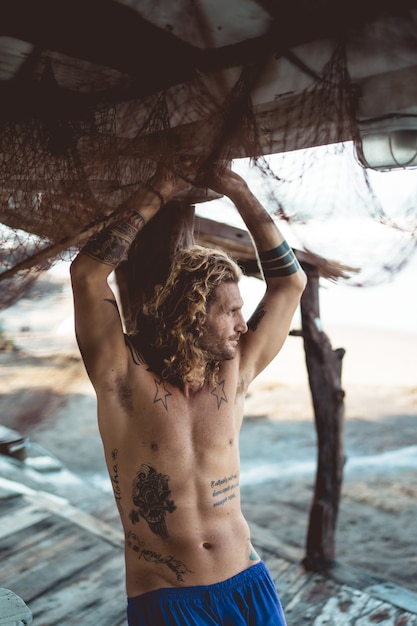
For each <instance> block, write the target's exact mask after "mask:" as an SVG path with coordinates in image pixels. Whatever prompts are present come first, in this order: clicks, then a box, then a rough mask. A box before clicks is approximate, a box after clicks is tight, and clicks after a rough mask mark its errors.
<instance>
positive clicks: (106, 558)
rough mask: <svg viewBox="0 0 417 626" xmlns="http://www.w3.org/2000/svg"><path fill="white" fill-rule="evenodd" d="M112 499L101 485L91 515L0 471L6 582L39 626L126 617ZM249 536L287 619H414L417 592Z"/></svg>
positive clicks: (319, 624) (82, 625) (0, 571)
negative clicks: (302, 558)
mask: <svg viewBox="0 0 417 626" xmlns="http://www.w3.org/2000/svg"><path fill="white" fill-rule="evenodd" d="M109 500H110V498H109V496H108V495H106V494H103V493H102V492H98V493H97V499H96V501H95V502H94V506H93V507H92V510H95V514H91V513H89V512H86V511H85V510H81V509H80V508H77V507H74V506H72V505H71V504H70V503H69V502H68V500H66V499H64V498H62V497H57V496H56V495H53V494H50V493H47V492H44V491H39V490H37V489H33V487H32V488H31V487H26V486H24V485H22V484H21V483H16V482H12V481H10V480H7V479H4V478H0V563H1V567H0V587H4V588H7V589H10V590H12V591H13V592H14V593H16V594H17V595H19V596H20V597H21V598H23V600H24V601H25V602H26V604H27V605H28V607H29V608H30V609H31V611H32V614H33V624H34V626H57V625H58V624H59V625H63V626H67V625H68V626H70V625H72V624H77V625H79V626H97V624H100V626H119V625H122V624H126V621H125V590H124V564H123V553H122V533H121V530H120V525H119V522H118V520H117V518H116V515H117V514H116V512H115V511H114V517H111V516H110V517H109V516H108V514H107V519H106V520H105V519H103V517H106V515H104V516H103V515H102V514H101V513H100V510H101V511H103V510H107V511H108V509H109V506H108V505H109ZM110 502H111V505H113V503H112V501H111V500H110ZM105 503H106V504H105ZM111 509H112V511H113V507H112V506H111ZM112 515H113V513H112ZM252 535H253V541H254V544H255V546H256V547H257V549H258V551H259V552H260V554H261V555H262V557H263V558H264V560H265V562H266V564H267V565H268V567H269V569H270V571H271V574H272V576H273V579H274V581H275V584H276V587H277V589H278V592H279V594H280V597H281V601H282V604H283V606H284V610H285V613H286V616H287V621H288V626H301V625H302V624H306V625H308V626H325V625H326V626H342V625H345V626H348V625H349V626H354V625H357V626H374V625H375V624H381V625H382V626H412V625H416V626H417V595H416V594H413V593H411V592H409V591H407V590H405V589H402V588H399V587H397V586H395V585H391V584H390V583H386V582H384V581H378V580H376V579H375V578H372V577H369V576H368V575H367V574H366V573H362V572H358V571H355V572H353V571H352V570H351V569H347V568H343V567H342V566H338V567H337V568H335V569H334V571H333V572H332V574H331V577H329V576H322V575H319V574H316V573H306V572H305V571H304V569H303V568H302V567H301V566H300V564H299V559H297V557H296V555H294V554H293V553H291V552H290V551H289V549H288V547H286V546H282V545H280V544H279V542H278V541H277V540H276V539H275V538H274V537H273V536H271V534H270V532H269V531H268V530H266V529H262V528H260V527H256V526H255V527H254V526H253V525H252Z"/></svg>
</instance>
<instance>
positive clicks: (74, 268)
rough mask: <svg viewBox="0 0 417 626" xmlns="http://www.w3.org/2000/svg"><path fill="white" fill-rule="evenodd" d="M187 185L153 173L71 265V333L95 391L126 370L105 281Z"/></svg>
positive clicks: (117, 320) (119, 327)
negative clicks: (139, 235) (119, 216)
mask: <svg viewBox="0 0 417 626" xmlns="http://www.w3.org/2000/svg"><path fill="white" fill-rule="evenodd" d="M186 186H188V184H187V183H185V182H184V180H182V179H180V180H178V179H175V178H174V177H173V176H172V175H167V174H166V173H165V172H162V173H159V172H157V174H155V176H154V177H153V178H152V179H151V180H150V181H149V183H148V184H147V186H146V187H144V188H143V189H141V190H140V191H139V192H138V193H137V194H135V196H134V197H132V198H131V200H130V201H129V202H128V203H127V204H126V205H125V206H124V207H123V214H124V215H125V216H126V217H125V218H124V219H123V220H121V221H119V222H116V223H114V224H113V225H112V226H110V227H109V228H106V229H104V230H102V231H101V232H99V233H98V234H97V235H95V236H94V237H92V239H90V240H89V241H88V243H87V244H86V246H85V247H84V248H83V249H82V250H81V251H80V253H79V254H78V256H77V257H76V258H75V260H74V261H73V263H72V264H71V280H72V288H73V294H74V311H75V331H76V336H77V341H78V345H79V348H80V352H81V355H82V357H83V361H84V364H85V367H86V369H87V372H88V374H89V376H90V378H91V381H92V383H93V385H94V386H95V387H97V385H106V384H108V383H111V381H112V380H114V378H115V377H117V376H118V375H123V374H124V373H125V371H126V368H127V353H126V347H125V341H124V335H123V327H122V322H121V318H120V314H119V311H118V307H117V304H116V299H115V296H114V294H113V292H112V290H111V289H110V287H109V285H108V282H107V279H108V277H109V275H110V274H111V272H112V271H113V270H114V269H115V268H116V267H117V265H118V264H119V263H120V262H121V261H122V260H123V259H124V258H125V256H126V254H127V251H128V249H129V247H130V245H131V244H132V242H133V240H134V239H135V237H136V235H137V233H138V232H139V231H140V230H141V229H142V228H143V227H144V226H145V224H146V223H147V222H148V221H149V220H150V219H151V218H152V217H153V216H154V215H155V214H156V213H157V212H158V210H159V209H160V208H161V206H162V205H163V204H165V203H166V202H167V201H168V200H169V199H170V198H171V197H172V196H173V195H174V194H175V193H176V192H177V191H179V190H180V189H183V188H184V187H186Z"/></svg>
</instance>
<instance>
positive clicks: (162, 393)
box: [153, 378, 172, 411]
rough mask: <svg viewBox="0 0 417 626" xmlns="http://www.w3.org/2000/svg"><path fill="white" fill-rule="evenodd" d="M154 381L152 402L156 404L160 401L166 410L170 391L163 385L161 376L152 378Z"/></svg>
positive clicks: (170, 394)
mask: <svg viewBox="0 0 417 626" xmlns="http://www.w3.org/2000/svg"><path fill="white" fill-rule="evenodd" d="M154 381H155V387H156V390H155V397H154V399H153V402H154V404H156V403H157V402H162V404H163V405H164V407H165V409H166V410H167V411H168V402H167V400H168V398H169V396H172V393H171V392H170V391H168V389H167V388H166V387H165V383H164V381H163V380H162V378H161V379H160V380H156V378H154Z"/></svg>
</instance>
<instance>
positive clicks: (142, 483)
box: [129, 464, 177, 539]
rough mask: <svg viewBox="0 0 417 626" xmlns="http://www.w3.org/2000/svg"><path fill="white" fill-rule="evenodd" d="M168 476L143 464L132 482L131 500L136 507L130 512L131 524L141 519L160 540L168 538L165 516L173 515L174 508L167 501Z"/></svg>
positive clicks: (173, 505) (172, 502)
mask: <svg viewBox="0 0 417 626" xmlns="http://www.w3.org/2000/svg"><path fill="white" fill-rule="evenodd" d="M168 482H169V476H166V475H165V474H160V473H159V472H157V471H156V469H155V468H154V467H153V466H152V465H148V464H144V465H142V466H141V468H140V470H139V472H138V473H137V474H136V476H135V479H134V481H133V492H132V500H133V504H134V505H135V506H136V507H137V508H136V509H132V511H131V512H130V515H129V517H130V520H131V522H132V523H133V524H136V523H138V522H139V521H140V518H141V517H142V518H143V519H144V520H145V521H146V522H147V524H148V526H149V528H150V530H151V531H152V532H153V533H155V535H159V536H160V537H162V539H167V538H168V530H167V526H166V520H165V517H166V514H167V513H173V512H174V511H175V510H176V508H177V507H176V506H175V503H174V501H173V500H169V496H170V494H171V490H170V488H169V486H168Z"/></svg>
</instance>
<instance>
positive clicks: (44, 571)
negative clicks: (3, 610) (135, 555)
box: [2, 523, 115, 601]
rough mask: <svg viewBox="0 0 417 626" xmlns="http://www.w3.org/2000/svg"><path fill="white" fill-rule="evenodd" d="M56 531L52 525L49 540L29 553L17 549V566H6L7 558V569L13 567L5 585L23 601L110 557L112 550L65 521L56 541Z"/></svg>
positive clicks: (49, 589)
mask: <svg viewBox="0 0 417 626" xmlns="http://www.w3.org/2000/svg"><path fill="white" fill-rule="evenodd" d="M56 531H57V527H55V526H54V527H53V528H52V529H51V532H52V533H53V535H54V537H53V540H52V541H48V540H46V541H44V542H42V543H40V544H38V547H36V545H34V546H32V548H31V549H30V551H28V552H26V551H25V552H20V561H19V559H14V561H15V563H19V565H18V566H17V567H16V566H14V567H13V565H10V566H9V559H8V560H7V563H6V569H10V568H13V570H14V571H13V572H10V573H9V575H8V576H7V583H8V584H7V586H8V587H9V588H11V589H12V590H13V591H14V592H15V593H17V594H18V595H20V596H21V597H22V598H24V599H25V601H29V600H31V599H33V598H35V597H37V596H39V595H42V594H44V593H47V592H48V593H49V592H51V590H53V589H54V588H55V587H56V585H57V584H59V582H60V581H62V580H69V579H70V578H71V577H73V576H75V575H77V574H78V573H79V572H80V571H82V570H83V569H85V568H86V567H88V566H90V565H91V564H95V563H97V562H99V561H100V559H107V558H110V557H111V555H112V550H114V549H115V548H112V547H111V546H109V544H107V543H106V542H104V541H103V540H99V539H98V538H96V537H95V536H94V535H91V534H89V533H87V532H85V531H82V530H80V529H78V528H76V529H74V527H73V526H72V525H71V524H68V523H67V525H66V529H65V530H63V529H62V527H61V533H60V536H59V539H58V540H55V532H56ZM17 549H18V548H17ZM16 556H17V557H18V556H19V555H16ZM2 575H3V574H2ZM5 575H6V574H5Z"/></svg>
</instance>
